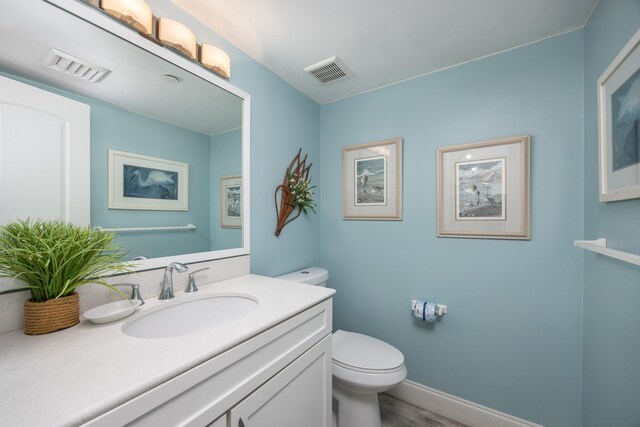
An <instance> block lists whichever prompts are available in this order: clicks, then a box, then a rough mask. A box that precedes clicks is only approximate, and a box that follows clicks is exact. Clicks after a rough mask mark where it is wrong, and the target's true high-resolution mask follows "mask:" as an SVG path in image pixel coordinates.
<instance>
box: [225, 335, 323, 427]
mask: <svg viewBox="0 0 640 427" xmlns="http://www.w3.org/2000/svg"><path fill="white" fill-rule="evenodd" d="M229 418H230V420H231V424H230V425H231V427H272V426H278V427H300V426H305V427H329V426H330V425H331V336H327V337H325V338H324V339H323V340H322V341H320V342H319V343H318V344H316V345H315V346H314V347H313V348H311V349H310V350H308V351H307V352H306V353H304V354H303V355H302V356H300V357H299V358H298V359H296V360H295V361H294V362H293V363H291V364H290V365H289V366H287V367H286V368H285V369H284V370H282V371H281V372H280V373H278V374H277V375H276V376H275V377H273V378H272V379H270V380H269V381H268V382H267V383H266V384H264V385H263V386H262V387H260V388H259V389H258V390H256V391H255V392H253V393H252V394H251V395H250V396H248V397H247V398H246V399H244V400H243V401H242V402H241V403H240V404H238V405H237V406H236V407H234V408H233V409H231V411H229Z"/></svg>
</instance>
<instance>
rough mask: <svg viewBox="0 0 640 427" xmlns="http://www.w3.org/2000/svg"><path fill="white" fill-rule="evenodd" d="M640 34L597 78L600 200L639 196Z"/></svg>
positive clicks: (607, 200)
mask: <svg viewBox="0 0 640 427" xmlns="http://www.w3.org/2000/svg"><path fill="white" fill-rule="evenodd" d="M639 46H640V31H638V32H637V33H636V34H635V35H634V36H633V38H632V39H631V40H630V41H629V42H628V43H627V45H626V46H625V47H624V48H623V49H622V51H620V53H619V54H618V56H616V58H615V59H614V60H613V62H612V63H611V65H609V67H608V68H607V69H606V70H605V72H604V73H603V74H602V76H601V77H600V79H598V133H599V146H600V201H601V202H612V201H616V200H626V199H635V198H638V197H640V47H639Z"/></svg>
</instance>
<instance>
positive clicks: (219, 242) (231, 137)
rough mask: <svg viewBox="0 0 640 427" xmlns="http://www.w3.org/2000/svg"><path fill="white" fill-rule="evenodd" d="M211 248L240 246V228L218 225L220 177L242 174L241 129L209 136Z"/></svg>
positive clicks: (214, 249)
mask: <svg viewBox="0 0 640 427" xmlns="http://www.w3.org/2000/svg"><path fill="white" fill-rule="evenodd" d="M210 164H211V197H212V200H211V220H210V221H211V250H213V251H216V250H219V249H230V248H237V247H240V246H242V229H241V228H225V227H221V226H220V204H221V203H222V201H221V200H220V177H223V176H229V175H242V129H236V130H231V131H228V132H224V133H219V134H217V135H213V136H212V137H211V162H210Z"/></svg>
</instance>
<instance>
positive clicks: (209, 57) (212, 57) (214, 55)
mask: <svg viewBox="0 0 640 427" xmlns="http://www.w3.org/2000/svg"><path fill="white" fill-rule="evenodd" d="M200 63H201V64H202V65H203V66H205V67H206V68H208V69H210V70H211V71H213V72H214V73H216V74H218V75H219V76H222V77H224V78H225V79H228V78H229V77H231V58H229V55H228V54H227V52H225V51H224V50H222V49H220V48H219V47H216V46H211V45H210V44H203V45H202V46H200Z"/></svg>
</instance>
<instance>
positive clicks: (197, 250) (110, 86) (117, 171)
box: [0, 0, 249, 270]
mask: <svg viewBox="0 0 640 427" xmlns="http://www.w3.org/2000/svg"><path fill="white" fill-rule="evenodd" d="M52 49H53V50H52ZM56 55H58V56H61V57H62V59H59V58H57V59H54V60H52V59H51V57H52V56H54V57H55V56H56ZM65 55H70V56H71V57H72V59H71V60H74V61H78V62H79V63H85V62H86V63H88V64H89V66H90V67H93V66H95V67H96V68H97V69H99V70H100V69H104V70H107V73H106V76H104V77H103V78H102V79H101V80H100V81H99V82H97V83H92V82H89V81H86V79H82V78H78V77H76V76H73V75H70V74H69V69H67V72H61V71H60V70H58V69H56V67H57V66H56V65H55V64H56V63H60V61H63V62H64V61H67V60H68V59H65ZM56 61H57V62H56ZM57 68H60V67H57ZM0 72H1V74H2V75H3V76H4V77H8V78H10V79H14V80H18V81H20V82H23V83H27V84H29V85H32V86H36V87H38V88H40V89H44V90H46V91H50V92H52V93H56V94H59V95H63V96H65V97H68V98H71V99H74V100H76V101H79V102H82V103H84V104H87V105H89V107H90V109H91V113H90V126H91V131H90V135H91V138H90V153H91V154H90V187H91V191H90V206H91V209H90V210H91V213H90V223H91V226H93V227H102V228H106V229H117V230H118V241H119V242H120V243H122V244H123V245H124V246H125V247H126V248H127V249H129V258H130V259H133V258H134V257H145V258H148V259H147V260H143V261H139V262H137V263H136V266H137V269H139V270H145V269H151V268H159V267H163V266H165V265H167V264H168V263H169V262H171V261H181V262H197V261H203V260H209V259H218V258H224V257H230V256H237V255H244V254H248V253H249V229H248V224H249V209H248V206H249V204H248V201H249V167H248V162H249V96H248V95H247V94H246V93H244V92H242V91H241V90H239V89H237V88H235V87H234V86H232V85H231V84H229V83H228V82H227V81H225V80H223V79H221V78H219V77H218V76H216V75H214V74H213V73H211V72H209V71H208V70H206V69H204V68H203V67H201V66H200V65H198V64H197V63H194V62H192V61H190V60H188V59H186V58H184V57H182V56H180V55H178V54H176V53H175V52H173V51H171V50H169V49H167V48H164V47H162V46H160V45H159V44H157V43H155V42H153V41H152V40H149V39H147V38H144V37H142V36H140V35H139V34H138V33H136V32H135V31H133V30H131V29H129V28H128V27H126V26H124V25H123V24H121V23H119V22H118V21H116V20H114V19H112V18H110V17H108V16H106V15H105V14H103V13H102V12H101V11H100V10H97V9H95V8H94V7H92V6H90V5H88V4H85V3H81V2H76V1H64V0H51V1H48V2H5V4H3V12H2V14H0ZM76 74H77V73H76ZM40 178H42V177H40ZM227 184H228V185H227ZM114 194H115V196H114V197H111V196H113V195H114ZM118 197H119V198H118ZM133 198H137V199H133ZM123 200H124V201H125V202H127V203H125V202H123ZM131 200H133V201H134V202H135V201H136V200H140V201H141V202H140V203H133V204H132V203H129V202H131ZM178 202H179V203H178ZM30 215H33V217H38V215H37V213H36V212H34V213H33V214H31V213H30ZM229 216H230V217H232V219H233V221H228V218H227V217H229Z"/></svg>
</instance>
